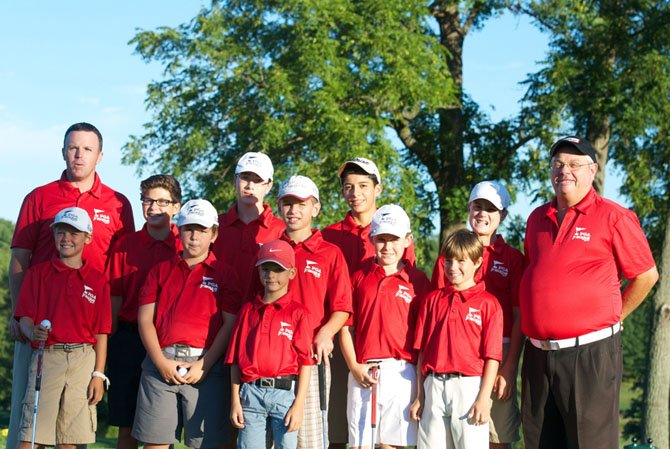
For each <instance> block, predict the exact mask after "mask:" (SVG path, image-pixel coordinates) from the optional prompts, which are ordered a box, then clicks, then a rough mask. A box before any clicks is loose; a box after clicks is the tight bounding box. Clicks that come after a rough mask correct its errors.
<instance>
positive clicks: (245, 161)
mask: <svg viewBox="0 0 670 449" xmlns="http://www.w3.org/2000/svg"><path fill="white" fill-rule="evenodd" d="M273 177H274V168H273V166H272V161H271V160H270V158H269V157H268V156H267V155H266V154H263V153H254V152H249V153H245V154H244V155H243V156H242V157H241V158H240V160H239V161H238V162H237V166H236V167H235V193H236V195H237V199H236V201H235V204H233V205H232V206H231V207H230V209H228V211H227V212H225V213H223V214H221V215H219V236H218V238H217V239H216V242H214V246H213V247H212V252H214V255H215V256H216V258H217V259H219V260H222V261H224V262H226V263H227V264H228V265H229V266H231V267H233V269H234V270H235V272H236V274H237V277H238V278H239V280H240V285H241V286H242V288H241V290H242V297H243V298H244V299H245V300H246V299H253V298H255V297H256V294H257V293H259V292H260V291H261V285H260V281H259V280H258V276H256V268H255V266H254V264H255V263H256V257H257V255H258V250H259V248H260V247H261V246H262V245H263V243H265V242H269V241H270V240H275V239H278V238H279V237H280V236H281V235H282V233H283V232H284V222H282V221H281V220H280V219H279V218H277V217H275V216H274V215H273V213H272V208H271V207H270V206H269V205H267V204H264V203H263V200H264V199H265V196H266V195H267V194H268V193H269V192H270V190H271V189H272V179H273Z"/></svg>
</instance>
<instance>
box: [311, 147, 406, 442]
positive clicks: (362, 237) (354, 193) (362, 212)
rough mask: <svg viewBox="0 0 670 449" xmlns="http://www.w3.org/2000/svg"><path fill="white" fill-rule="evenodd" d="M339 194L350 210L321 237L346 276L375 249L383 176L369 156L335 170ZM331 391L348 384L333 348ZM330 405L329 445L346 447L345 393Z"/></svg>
mask: <svg viewBox="0 0 670 449" xmlns="http://www.w3.org/2000/svg"><path fill="white" fill-rule="evenodd" d="M337 174H338V177H339V178H340V185H341V188H342V197H343V198H344V201H345V202H346V203H347V206H348V207H349V211H348V212H347V214H346V215H345V217H344V219H343V220H342V221H339V222H337V223H333V224H331V225H329V226H327V227H326V228H325V229H324V230H323V238H324V239H325V240H326V241H328V242H330V243H333V244H335V245H337V246H338V247H339V248H340V250H342V253H343V254H344V258H345V259H346V261H347V265H348V267H349V276H352V275H353V274H354V273H355V272H356V271H358V270H359V269H360V268H361V267H362V265H363V262H364V261H365V260H367V259H370V258H372V257H374V255H375V251H374V248H373V245H372V243H371V241H370V223H371V222H372V217H373V216H374V214H375V212H376V211H377V199H378V198H379V196H380V195H381V192H382V190H383V189H382V178H381V174H380V172H379V169H378V168H377V165H376V164H375V163H374V162H373V161H371V160H370V159H368V158H364V157H356V158H353V159H351V160H348V161H346V162H345V163H344V164H342V166H341V167H340V169H339V170H338V173H337ZM405 257H406V258H407V260H408V261H409V262H410V263H412V264H414V261H415V255H414V243H412V244H410V246H409V247H408V248H407V249H406V251H405ZM331 365H332V374H333V385H334V387H333V390H334V391H343V390H344V389H345V388H346V385H347V376H348V374H349V370H348V369H347V364H346V363H345V361H344V359H343V358H342V354H341V352H340V350H339V348H336V350H335V354H334V357H333V360H332V363H331ZM332 401H333V407H332V408H331V410H330V416H329V417H328V421H329V423H330V424H331V427H330V437H331V441H332V444H331V448H333V449H335V448H342V449H344V448H345V447H346V443H347V440H348V430H347V426H348V424H347V417H346V416H345V410H346V406H347V404H346V395H343V394H337V395H333V398H332Z"/></svg>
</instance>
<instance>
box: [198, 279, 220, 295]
mask: <svg viewBox="0 0 670 449" xmlns="http://www.w3.org/2000/svg"><path fill="white" fill-rule="evenodd" d="M200 288H208V289H210V290H211V291H212V293H216V292H217V291H219V284H217V283H216V282H214V278H210V277H207V276H203V277H202V283H201V284H200Z"/></svg>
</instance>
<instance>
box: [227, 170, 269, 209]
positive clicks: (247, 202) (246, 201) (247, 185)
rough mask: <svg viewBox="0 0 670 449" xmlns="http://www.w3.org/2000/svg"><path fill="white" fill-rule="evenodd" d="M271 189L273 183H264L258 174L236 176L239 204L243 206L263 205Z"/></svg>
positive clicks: (247, 173) (243, 173) (245, 173)
mask: <svg viewBox="0 0 670 449" xmlns="http://www.w3.org/2000/svg"><path fill="white" fill-rule="evenodd" d="M271 188H272V181H263V179H262V178H261V177H260V176H258V175H257V174H256V173H253V172H242V173H240V174H238V175H235V192H236V193H237V202H238V204H240V205H242V206H258V205H260V204H263V199H264V198H265V195H267V194H268V192H269V191H270V189H271Z"/></svg>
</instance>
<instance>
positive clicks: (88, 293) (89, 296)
mask: <svg viewBox="0 0 670 449" xmlns="http://www.w3.org/2000/svg"><path fill="white" fill-rule="evenodd" d="M81 297H82V298H86V301H88V302H90V303H91V304H95V300H96V299H97V296H96V294H95V293H93V289H92V288H91V287H89V286H88V285H84V293H82V294H81Z"/></svg>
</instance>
